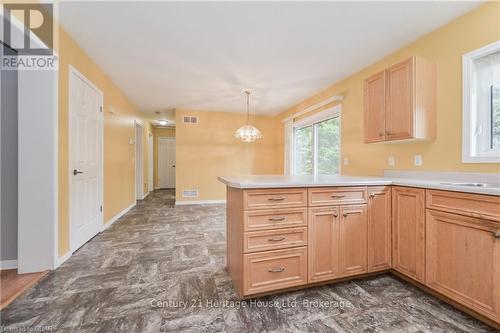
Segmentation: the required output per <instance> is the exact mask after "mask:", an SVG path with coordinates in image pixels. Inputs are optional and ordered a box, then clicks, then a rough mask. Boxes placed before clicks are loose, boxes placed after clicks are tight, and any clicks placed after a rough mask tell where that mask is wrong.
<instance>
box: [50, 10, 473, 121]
mask: <svg viewBox="0 0 500 333" xmlns="http://www.w3.org/2000/svg"><path fill="white" fill-rule="evenodd" d="M478 4H479V3H478V2H448V1H445V2H440V1H439V2H438V1H435V2H378V1H371V2H145V1H133V2H116V1H112V2H89V1H87V2H85V1H84V2H64V3H61V5H60V10H59V16H60V21H61V23H62V25H63V27H64V28H65V29H66V31H67V32H69V33H70V35H72V36H73V38H74V39H75V40H76V41H77V42H78V43H79V44H80V46H81V47H82V48H83V49H84V50H85V51H86V52H87V53H88V54H89V55H90V56H91V58H92V59H93V60H94V61H95V62H96V63H97V64H99V65H100V66H101V67H102V68H103V69H104V71H105V72H106V73H107V74H108V75H109V76H110V77H111V78H112V80H113V81H114V82H115V83H116V84H117V85H118V86H119V87H120V88H121V89H122V90H123V91H124V92H125V94H126V95H127V96H128V97H129V98H130V99H131V100H132V101H133V102H134V103H135V104H136V105H137V106H138V107H139V108H140V109H141V110H142V111H146V112H154V111H157V110H165V109H172V108H193V109H203V110H217V111H231V112H244V110H245V96H244V93H243V90H244V89H246V88H250V89H252V90H253V91H254V97H253V98H252V104H251V105H252V110H253V112H256V113H260V114H275V113H278V112H281V111H283V110H284V109H286V108H287V107H290V106H292V105H294V104H295V103H297V102H299V101H301V100H303V99H304V98H306V97H308V96H310V95H312V94H314V93H316V92H318V91H319V90H321V89H323V88H326V87H327V86H329V85H330V84H332V83H334V82H336V81H338V80H340V79H342V78H345V77H347V76H349V75H350V74H353V73H354V72H356V71H358V70H360V69H362V68H363V67H366V66H367V65H369V64H370V63H373V62H375V61H376V60H378V59H380V58H382V57H383V56H384V55H386V54H389V53H390V52H392V51H395V50H397V49H398V48H400V47H402V46H404V45H405V44H407V43H409V42H411V41H413V40H415V39H416V38H418V37H419V36H422V35H424V34H425V33H427V32H430V31H432V30H434V29H436V28H437V27H439V26H441V25H443V24H445V23H446V22H448V21H450V20H452V19H453V18H455V17H457V16H460V15H462V14H464V13H465V12H467V11H469V10H471V9H472V8H474V7H476V6H477V5H478Z"/></svg>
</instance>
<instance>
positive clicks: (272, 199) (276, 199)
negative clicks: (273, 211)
mask: <svg viewBox="0 0 500 333" xmlns="http://www.w3.org/2000/svg"><path fill="white" fill-rule="evenodd" d="M267 200H269V201H283V200H285V198H283V197H279V198H269V199H267Z"/></svg>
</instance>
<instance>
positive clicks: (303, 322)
mask: <svg viewBox="0 0 500 333" xmlns="http://www.w3.org/2000/svg"><path fill="white" fill-rule="evenodd" d="M225 251H226V248H225V205H192V206H177V207H175V206H174V193H173V191H172V190H158V191H155V192H153V193H152V194H150V195H149V196H148V197H147V198H146V199H145V200H144V201H141V202H139V204H138V205H137V206H136V207H134V208H133V209H132V210H131V211H130V212H129V213H128V214H126V215H125V216H124V217H123V218H121V219H120V220H119V221H117V222H116V223H115V224H114V225H112V226H111V227H110V228H109V229H108V230H106V231H105V232H103V233H101V234H99V235H97V236H96V237H95V238H94V239H92V240H91V241H90V242H88V243H87V244H85V245H84V246H83V247H82V248H81V249H80V250H78V251H77V252H76V253H74V255H73V256H72V257H71V258H70V259H69V260H68V261H67V262H66V263H65V264H64V265H62V266H61V267H60V268H58V269H57V270H55V271H52V272H50V273H49V274H48V275H47V276H46V277H45V278H43V280H41V282H40V283H38V284H37V285H36V286H35V287H33V288H31V289H30V290H28V291H27V292H26V293H25V294H24V295H22V296H21V297H19V298H18V299H17V300H15V301H14V302H13V303H12V304H11V305H10V306H8V307H7V308H6V309H5V310H4V311H2V312H1V320H2V325H4V326H6V327H7V328H9V329H11V328H15V327H26V326H31V327H35V326H36V327H45V328H46V329H48V328H51V330H52V331H56V330H57V332H106V333H108V332H160V331H161V332H172V331H175V332H179V331H183V332H184V331H186V332H243V331H249V332H250V331H251V332H262V331H277V332H305V331H314V332H359V331H362V330H369V331H375V332H378V331H380V332H383V331H387V330H389V329H392V330H393V331H395V330H396V331H406V332H409V331H413V332H417V331H419V332H431V331H432V332H438V331H439V332H471V331H474V332H492V331H493V330H491V329H489V328H488V327H486V326H485V325H484V324H482V323H480V322H478V321H476V320H475V319H472V318H471V317H469V316H467V315H465V314H463V313H462V312H459V311H457V310H454V309H453V308H452V307H451V306H449V305H447V304H445V303H443V302H441V301H439V300H438V299H436V298H434V297H432V296H430V295H427V294H424V293H423V292H421V291H419V290H417V289H416V288H414V287H412V286H411V285H409V284H407V283H405V282H402V281H401V280H399V279H397V278H395V277H392V276H390V275H381V276H377V277H372V278H367V279H361V280H354V281H351V282H345V283H337V284H331V285H326V286H321V287H316V288H310V289H305V290H301V291H296V292H290V293H286V294H283V295H276V296H270V297H263V298H261V299H259V300H260V301H262V302H263V303H261V305H262V304H271V305H274V306H273V307H255V306H253V305H252V303H250V302H249V301H247V302H246V303H231V301H236V300H237V299H236V295H235V293H234V290H233V288H232V284H231V281H230V279H229V277H228V276H227V274H226V272H225V270H224V256H225ZM360 295H362V296H363V297H359V296H360ZM327 300H334V301H335V302H336V305H338V306H333V307H332V306H323V307H322V306H321V304H323V303H320V302H326V301H327ZM270 302H274V303H270ZM315 302H318V303H315ZM207 303H208V304H212V305H215V306H212V307H210V306H206V305H207ZM317 304H320V306H317ZM330 304H331V303H330ZM200 305H201V306H200ZM232 305H235V306H232ZM237 305H240V307H238V306H237ZM276 305H278V306H276ZM415 328H418V330H415Z"/></svg>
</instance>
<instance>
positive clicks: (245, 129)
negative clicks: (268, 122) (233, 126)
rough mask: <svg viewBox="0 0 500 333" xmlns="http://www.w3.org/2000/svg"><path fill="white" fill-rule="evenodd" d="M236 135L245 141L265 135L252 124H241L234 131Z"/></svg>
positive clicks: (252, 140) (251, 140)
mask: <svg viewBox="0 0 500 333" xmlns="http://www.w3.org/2000/svg"><path fill="white" fill-rule="evenodd" d="M234 136H235V137H236V138H238V139H240V140H241V141H243V142H254V141H255V140H257V139H262V137H263V135H262V133H261V132H260V131H259V130H258V129H257V128H256V127H254V126H252V125H244V126H241V127H240V128H238V129H237V130H236V132H234Z"/></svg>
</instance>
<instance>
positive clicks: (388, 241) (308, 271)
mask: <svg viewBox="0 0 500 333" xmlns="http://www.w3.org/2000/svg"><path fill="white" fill-rule="evenodd" d="M478 175H479V174H478ZM466 176H467V175H466V174H462V175H458V174H456V175H451V174H445V173H440V174H439V175H426V174H425V173H415V174H411V175H405V174H391V173H387V174H386V175H385V177H343V176H325V177H321V176H320V177H312V176H297V177H295V176H293V177H287V176H247V177H219V178H218V179H219V180H220V181H221V182H223V183H224V184H225V185H226V186H227V269H228V272H229V274H230V275H231V278H232V280H233V283H234V285H235V287H236V290H237V291H238V293H239V296H240V297H241V298H248V297H255V296H260V295H264V294H270V293H275V292H278V291H279V292H282V291H286V290H291V289H298V288H302V287H305V286H310V285H317V284H320V283H331V282H335V281H338V280H346V279H349V278H356V277H362V276H366V275H368V274H377V273H380V272H391V273H393V274H396V275H398V276H399V277H401V278H403V279H405V280H407V281H409V282H411V283H413V284H415V285H417V286H418V287H420V288H422V289H424V290H426V291H428V292H431V293H433V294H435V295H437V296H438V297H441V298H443V299H444V300H446V301H448V302H449V303H451V304H453V305H455V306H457V307H459V308H460V309H462V310H464V311H466V312H468V313H470V314H472V315H474V316H476V317H478V318H479V319H482V320H483V321H486V322H488V323H489V324H491V325H495V326H497V327H498V326H499V325H500V260H499V258H500V185H499V184H498V182H499V181H498V180H499V179H498V175H484V176H482V177H475V178H474V180H475V182H471V181H466V179H471V178H470V177H469V178H466ZM469 176H473V175H469ZM464 177H465V178H464ZM478 179H479V180H480V182H477V181H478ZM478 281H481V283H477V282H478Z"/></svg>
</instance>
